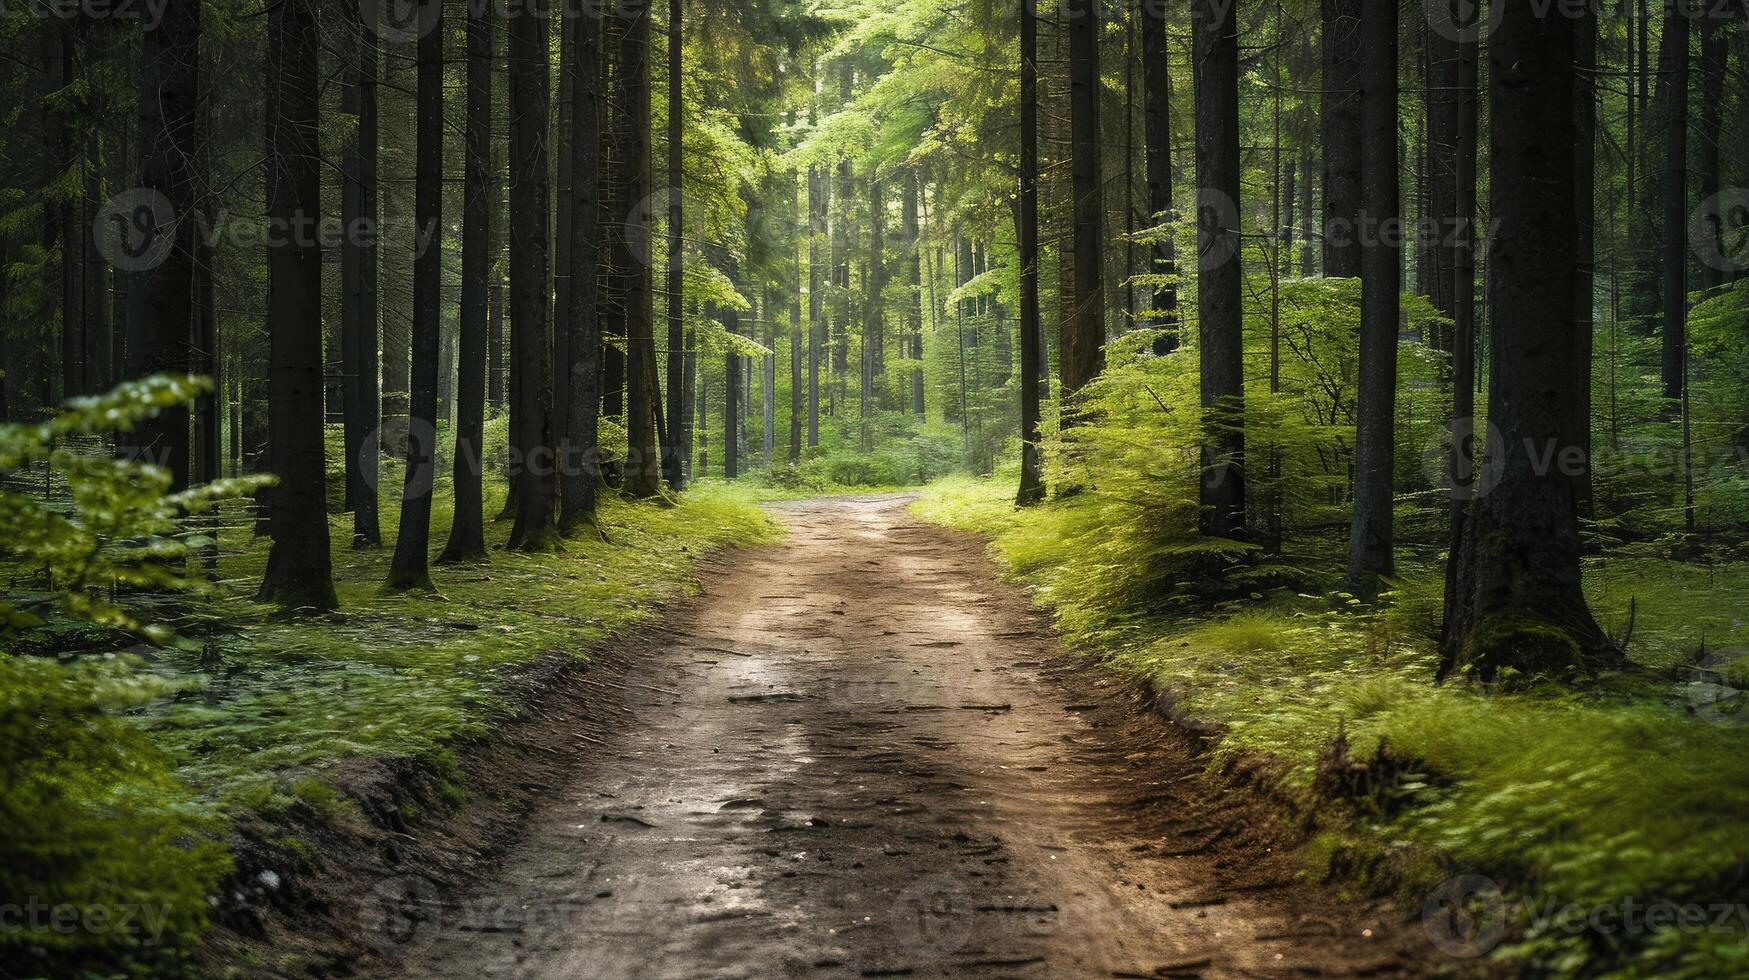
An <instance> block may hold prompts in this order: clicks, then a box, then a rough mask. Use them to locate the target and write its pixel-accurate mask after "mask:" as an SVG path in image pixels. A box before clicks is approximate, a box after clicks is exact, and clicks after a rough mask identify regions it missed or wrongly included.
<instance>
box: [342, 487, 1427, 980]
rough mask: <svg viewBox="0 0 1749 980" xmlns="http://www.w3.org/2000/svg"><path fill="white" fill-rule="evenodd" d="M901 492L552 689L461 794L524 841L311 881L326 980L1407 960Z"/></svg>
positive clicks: (1351, 968) (1401, 969) (1262, 796)
mask: <svg viewBox="0 0 1749 980" xmlns="http://www.w3.org/2000/svg"><path fill="white" fill-rule="evenodd" d="M905 503H906V498H902V497H869V498H855V499H834V500H825V501H809V502H803V503H796V504H784V505H779V506H777V507H775V508H774V509H775V511H776V512H777V513H778V515H779V516H780V517H781V518H782V520H783V521H784V522H785V523H786V524H787V525H788V526H789V529H790V535H789V537H788V538H787V540H786V541H784V542H783V543H782V544H779V545H774V546H772V547H769V548H764V549H759V550H756V551H751V552H743V553H740V554H738V555H736V556H733V559H732V562H731V563H730V564H728V565H723V566H719V567H717V568H716V569H714V570H712V571H710V572H708V573H707V575H706V578H705V582H704V593H703V595H701V596H700V597H699V598H698V599H697V600H695V601H693V602H690V603H688V604H686V605H685V606H683V607H681V608H679V609H677V610H675V611H673V614H672V615H670V616H669V617H668V618H667V620H666V623H665V625H664V626H663V627H661V628H658V629H651V630H649V631H647V632H646V633H645V634H643V635H642V636H640V637H639V638H638V639H637V640H636V641H635V642H630V643H626V644H621V645H620V646H619V648H618V649H616V650H614V651H610V652H609V653H608V654H607V655H606V656H605V657H602V658H597V660H596V662H595V665H594V666H592V667H591V668H590V669H589V670H587V671H584V672H574V673H571V674H568V675H564V676H561V677H558V678H549V680H550V681H552V683H553V684H554V688H555V689H554V690H551V691H549V692H548V693H547V694H546V695H544V696H543V697H542V698H541V699H540V710H539V712H538V713H537V714H536V716H535V717H533V718H532V719H531V720H530V721H528V722H526V723H524V724H523V725H521V726H520V728H519V730H517V731H514V732H511V733H509V734H508V735H507V736H506V737H505V738H504V740H503V741H502V743H501V744H495V745H487V746H485V747H483V750H482V752H480V753H478V754H476V756H475V758H474V761H473V763H472V764H470V765H469V766H468V769H469V770H470V774H471V778H472V785H474V786H475V792H476V793H479V792H480V791H481V790H482V789H484V790H485V791H486V792H488V793H500V794H504V795H505V796H507V797H523V798H530V799H534V800H536V805H535V806H534V808H533V809H532V811H530V812H529V813H528V815H527V818H526V820H523V819H519V818H518V816H517V814H516V810H517V807H515V806H513V805H503V804H500V803H496V802H493V801H491V800H484V799H477V800H476V802H475V803H473V804H470V806H469V807H468V808H467V811H465V813H464V815H463V817H462V818H460V819H459V820H457V821H455V823H456V825H457V826H455V827H453V828H451V829H450V831H449V832H448V837H447V838H438V839H429V835H428V839H424V840H421V841H419V842H417V843H409V844H408V845H407V846H406V847H404V848H402V849H401V850H400V851H399V852H398V853H397V854H394V855H391V859H390V860H386V861H377V862H375V866H376V867H377V868H379V869H381V870H383V871H384V872H385V874H384V875H383V877H381V878H380V879H377V880H371V879H370V878H369V877H368V876H366V877H358V876H357V875H354V877H353V878H352V880H351V882H350V884H348V885H345V886H343V887H340V888H339V889H336V888H335V886H334V885H332V884H330V886H329V887H328V888H327V889H326V892H327V893H326V894H325V896H324V898H323V904H324V905H325V906H327V912H328V915H327V917H328V918H330V919H332V921H333V922H335V923H337V925H336V928H337V929H338V930H339V931H340V932H341V933H356V935H357V937H359V938H362V939H364V940H365V941H367V942H368V943H370V944H371V945H372V946H373V953H372V954H371V955H369V956H366V957H365V958H363V959H362V960H359V961H356V962H355V963H354V964H353V966H354V967H356V968H358V969H363V970H364V971H366V972H369V973H372V974H377V975H385V976H391V975H393V976H409V977H458V978H460V977H467V978H476V977H482V976H513V977H527V976H537V977H567V978H569V977H591V978H593V977H601V978H621V977H652V978H656V977H660V978H668V977H686V978H691V977H749V978H765V977H777V976H809V977H813V976H820V977H837V976H853V977H854V976H940V975H944V974H954V975H960V974H965V975H973V976H1027V977H1052V978H1058V977H1160V976H1174V977H1176V976H1186V977H1188V976H1206V977H1224V976H1286V975H1300V976H1399V975H1415V974H1420V973H1425V972H1428V970H1429V968H1428V967H1427V966H1426V965H1425V964H1426V963H1427V962H1428V960H1427V956H1428V952H1427V950H1426V948H1425V942H1424V940H1422V938H1421V935H1420V932H1421V931H1420V929H1419V928H1418V927H1417V926H1416V925H1415V924H1413V923H1406V922H1405V921H1404V920H1403V918H1402V917H1401V916H1400V915H1398V914H1396V913H1394V912H1391V911H1389V910H1386V909H1381V908H1372V907H1366V906H1362V905H1358V904H1355V903H1352V902H1348V901H1344V900H1341V899H1338V898H1336V897H1334V896H1333V895H1331V894H1330V893H1329V892H1327V891H1325V890H1320V889H1318V888H1315V887H1313V886H1310V885H1306V884H1302V883H1300V882H1299V881H1298V878H1297V874H1296V872H1297V871H1298V870H1299V867H1300V866H1299V865H1298V864H1297V863H1296V860H1295V859H1294V858H1293V857H1292V856H1291V855H1290V854H1289V853H1288V852H1289V851H1290V849H1291V848H1292V847H1293V846H1294V845H1295V844H1296V843H1297V842H1298V836H1297V834H1298V831H1297V830H1296V829H1295V828H1294V827H1293V826H1291V825H1290V823H1289V822H1288V818H1287V817H1286V816H1285V811H1284V810H1283V808H1282V807H1281V805H1280V803H1279V801H1274V800H1270V799H1268V798H1267V797H1266V793H1265V791H1264V790H1261V789H1247V788H1246V787H1245V784H1244V783H1243V781H1240V780H1235V779H1233V778H1231V777H1230V776H1227V777H1220V776H1209V775H1207V774H1206V773H1205V771H1204V769H1205V764H1204V761H1203V760H1202V759H1201V758H1199V754H1200V753H1199V749H1198V745H1197V743H1196V742H1195V741H1194V739H1193V737H1192V736H1190V735H1187V734H1185V733H1184V732H1183V731H1182V730H1180V729H1176V728H1174V727H1173V726H1171V725H1168V724H1166V723H1164V722H1163V721H1162V720H1160V719H1159V717H1158V716H1157V715H1155V714H1154V713H1153V712H1151V711H1150V710H1149V702H1148V700H1147V699H1146V698H1145V697H1143V696H1142V695H1141V694H1140V693H1139V691H1138V690H1137V689H1136V688H1135V687H1133V686H1132V685H1130V684H1129V683H1128V682H1125V681H1122V680H1120V679H1118V678H1116V677H1114V676H1113V675H1110V674H1107V673H1105V672H1104V671H1101V670H1098V669H1096V668H1093V667H1091V666H1090V665H1088V664H1087V663H1085V662H1084V661H1075V660H1073V659H1071V658H1069V657H1068V656H1067V655H1065V654H1064V653H1063V651H1062V649H1061V647H1060V646H1059V645H1058V643H1057V642H1056V641H1055V640H1054V639H1053V638H1052V636H1051V633H1050V631H1049V628H1048V625H1047V624H1046V622H1045V620H1044V619H1043V618H1042V617H1041V615H1040V614H1039V613H1037V612H1035V611H1034V610H1033V609H1032V608H1031V607H1030V605H1029V603H1028V601H1027V599H1026V597H1025V595H1024V594H1023V593H1021V592H1020V591H1018V590H1016V589H1013V588H1010V587H1008V586H1005V585H1002V584H1000V583H998V582H997V580H996V577H995V571H994V569H993V568H992V566H991V564H990V562H989V560H988V559H987V558H986V557H985V555H984V550H983V546H982V543H981V542H980V541H979V540H978V539H976V538H974V537H972V536H969V535H963V534H958V533H954V532H950V531H944V530H942V529H939V528H936V527H932V526H929V525H925V524H922V523H921V522H919V521H917V520H916V519H914V518H912V517H911V516H910V515H909V514H908V512H907V511H906V509H905ZM493 840H499V841H501V842H503V843H504V845H505V846H504V847H503V848H502V852H501V853H499V854H496V855H493V856H492V859H491V862H490V864H489V866H488V865H483V864H481V862H480V858H479V855H480V854H481V853H490V851H491V850H492V848H491V847H490V844H491V842H492V841H493ZM464 851H466V852H469V853H468V855H466V856H464V855H463V854H462V853H461V852H464ZM470 882H471V883H470ZM458 883H459V884H458ZM348 890H350V894H346V893H345V892H347V891H348ZM348 910H352V911H351V912H350V918H349V917H348Z"/></svg>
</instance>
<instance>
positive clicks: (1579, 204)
mask: <svg viewBox="0 0 1749 980" xmlns="http://www.w3.org/2000/svg"><path fill="white" fill-rule="evenodd" d="M1575 20H1576V24H1575V31H1576V33H1575V37H1574V42H1573V43H1574V51H1573V54H1574V57H1575V58H1576V59H1577V62H1576V65H1575V70H1574V72H1573V84H1574V86H1575V90H1574V93H1573V236H1574V241H1573V273H1572V280H1573V285H1572V288H1573V316H1574V318H1575V319H1574V324H1573V343H1574V347H1573V370H1574V371H1575V372H1577V373H1578V375H1579V385H1578V390H1579V399H1578V403H1577V404H1576V405H1574V410H1573V433H1574V435H1575V437H1576V438H1577V439H1578V445H1579V453H1580V459H1579V465H1578V472H1575V473H1574V474H1572V475H1573V493H1574V497H1575V498H1576V500H1577V501H1578V506H1579V513H1580V514H1583V515H1586V516H1589V515H1590V514H1591V503H1592V499H1591V351H1592V346H1593V340H1592V335H1593V333H1594V332H1595V330H1596V322H1595V321H1596V316H1595V313H1594V310H1595V307H1596V302H1595V290H1594V289H1593V286H1594V284H1595V279H1596V273H1597V259H1596V254H1595V253H1596V241H1597V233H1596V222H1597V14H1596V13H1595V12H1594V11H1593V10H1592V9H1591V8H1590V7H1585V8H1583V9H1582V10H1581V11H1580V12H1578V13H1577V14H1575Z"/></svg>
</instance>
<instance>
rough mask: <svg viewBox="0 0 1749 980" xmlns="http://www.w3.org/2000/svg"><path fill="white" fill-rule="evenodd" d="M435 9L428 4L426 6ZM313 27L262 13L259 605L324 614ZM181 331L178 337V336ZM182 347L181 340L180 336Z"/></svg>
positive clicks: (284, 7)
mask: <svg viewBox="0 0 1749 980" xmlns="http://www.w3.org/2000/svg"><path fill="white" fill-rule="evenodd" d="M433 2H435V0H433ZM316 51H317V26H316V9H315V5H314V2H313V0H281V2H280V3H278V4H275V5H274V6H273V7H271V8H269V10H268V13H267V72H268V79H269V84H271V85H272V86H273V96H272V98H271V99H269V102H268V104H269V106H270V113H271V114H270V115H269V116H268V119H267V167H268V170H267V213H268V219H269V223H270V225H272V226H273V227H275V228H276V229H278V230H277V231H275V232H274V234H273V236H272V238H271V239H270V241H269V243H268V248H267V293H268V296H267V333H268V337H269V345H270V358H271V361H270V364H269V370H268V379H267V398H268V401H267V404H268V429H269V441H270V442H271V443H272V446H273V452H272V453H271V457H272V464H273V472H274V475H275V476H277V477H278V478H279V483H278V485H277V486H275V487H274V488H273V490H272V492H271V494H270V495H269V499H270V500H271V502H272V503H271V519H270V520H269V525H268V527H269V531H270V533H271V534H272V535H273V546H272V548H271V549H270V550H269V551H268V555H267V572H266V575H265V576H263V578H262V580H261V590H260V596H259V598H260V600H261V601H263V602H275V603H278V604H280V605H282V606H285V607H288V608H293V609H314V610H326V609H333V608H334V607H335V606H337V605H339V600H338V599H337V597H336V596H335V594H334V578H333V568H332V565H331V562H330V558H329V553H328V509H327V501H326V499H325V482H326V480H325V476H326V472H325V470H326V466H325V462H324V460H323V433H322V408H323V397H324V393H325V389H324V386H323V377H322V375H323V362H322V316H321V307H322V252H321V248H320V243H319V242H317V241H316V240H315V235H314V233H313V229H315V228H316V227H317V220H318V218H319V217H320V211H319V197H318V194H319V185H320V182H319V178H318V174H319V173H320V169H319V168H320V159H321V158H320V156H319V155H318V154H319V153H320V147H319V144H318V142H317V105H318V101H319V92H320V89H319V88H318V80H317V77H316ZM186 329H187V328H186V325H185V326H184V330H186ZM184 336H185V337H186V334H184Z"/></svg>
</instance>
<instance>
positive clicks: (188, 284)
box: [121, 0, 205, 489]
mask: <svg viewBox="0 0 1749 980" xmlns="http://www.w3.org/2000/svg"><path fill="white" fill-rule="evenodd" d="M200 15H201V8H200V2H199V0H170V2H168V3H167V4H166V5H165V6H164V8H163V11H162V15H161V16H160V18H159V19H158V21H157V23H155V24H153V25H150V26H148V27H147V28H146V30H145V31H144V32H143V40H142V45H141V55H140V63H141V67H140V99H139V132H140V169H139V186H140V188H141V190H142V192H143V194H142V197H141V198H140V201H139V204H138V205H137V207H136V210H137V208H138V207H144V208H145V209H146V210H145V212H143V213H135V214H131V215H125V216H123V217H124V218H125V219H126V220H125V221H124V224H123V227H122V229H121V231H122V233H123V235H124V242H123V245H122V254H123V255H124V257H125V258H126V262H125V263H124V264H125V265H126V266H127V267H128V271H129V272H130V273H131V276H130V279H131V281H130V284H129V285H130V287H131V290H130V296H129V300H128V305H129V313H128V318H127V319H128V323H127V330H128V340H127V371H126V376H127V377H129V378H142V377H145V376H147V375H151V374H159V373H168V374H185V373H187V372H188V364H189V349H188V342H189V336H190V331H191V330H192V329H193V323H194V314H195V311H194V257H195V255H194V253H195V235H196V234H197V231H196V229H195V227H194V225H195V223H194V222H192V221H173V220H172V219H173V218H174V217H175V216H176V215H187V214H193V213H195V208H196V204H197V196H196V195H197V194H198V193H199V189H200V188H201V187H202V186H204V184H205V177H204V175H202V174H199V173H197V172H196V167H197V164H198V162H199V161H201V160H203V159H205V157H204V156H203V155H202V154H201V153H200V148H199V147H198V146H196V145H195V144H196V134H197V132H198V129H199V112H200V105H201V98H202V91H201V86H202V83H203V80H202V78H201V71H200V32H201V22H200V21H201V17H200ZM164 211H168V212H169V213H161V212H164ZM163 227H168V228H171V229H173V236H172V237H171V238H169V239H168V240H166V239H163V238H160V237H158V233H157V231H156V229H158V228H163ZM147 228H150V229H152V230H151V231H150V232H148V233H147V235H146V236H145V237H142V236H141V235H140V232H141V231H142V230H143V229H147ZM189 448H190V447H189V435H188V410H187V409H186V408H183V407H181V406H172V407H169V408H166V409H164V410H163V411H162V412H159V413H158V414H157V415H156V416H154V417H152V418H149V419H146V420H144V421H142V422H141V423H140V424H139V425H137V426H135V428H134V431H133V433H132V434H131V435H130V436H129V438H128V439H127V440H126V445H125V446H124V447H123V451H124V453H126V454H129V455H132V456H133V457H134V458H136V459H139V460H142V461H145V462H151V463H155V464H157V465H159V466H162V467H164V468H165V469H167V470H169V471H170V480H171V487H172V489H181V488H183V487H186V486H188V474H189V466H190V464H191V462H192V461H191V459H190V452H189Z"/></svg>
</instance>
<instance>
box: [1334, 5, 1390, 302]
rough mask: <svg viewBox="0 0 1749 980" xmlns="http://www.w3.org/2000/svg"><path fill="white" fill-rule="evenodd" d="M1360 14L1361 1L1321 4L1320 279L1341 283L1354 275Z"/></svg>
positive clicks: (1356, 271) (1356, 266) (1356, 272)
mask: <svg viewBox="0 0 1749 980" xmlns="http://www.w3.org/2000/svg"><path fill="white" fill-rule="evenodd" d="M1361 11H1362V5H1361V0H1323V22H1324V102H1323V123H1322V129H1323V139H1322V141H1321V142H1322V145H1323V149H1324V275H1326V276H1332V277H1338V278H1343V279H1352V278H1354V277H1355V276H1358V275H1360V207H1361V186H1360V154H1361V136H1360V134H1361V129H1360V58H1361V43H1360V38H1361V34H1360V18H1361ZM1390 145H1391V147H1392V150H1393V152H1395V148H1396V145H1397V141H1396V139H1395V137H1394V136H1393V138H1392V140H1391V144H1390Z"/></svg>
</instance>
